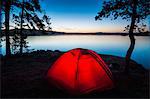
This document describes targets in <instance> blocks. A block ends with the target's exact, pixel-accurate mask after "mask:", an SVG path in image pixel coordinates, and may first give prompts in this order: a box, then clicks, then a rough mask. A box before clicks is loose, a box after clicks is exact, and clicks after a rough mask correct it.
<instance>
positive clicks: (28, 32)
mask: <svg viewBox="0 0 150 99" xmlns="http://www.w3.org/2000/svg"><path fill="white" fill-rule="evenodd" d="M19 31H20V30H15V29H12V30H10V36H14V33H15V32H17V33H19ZM23 34H24V35H25V36H55V35H114V36H128V35H129V34H128V33H125V32H122V33H121V32H113V33H111V32H89V33H76V32H75V33H73V32H70V33H69V32H68V33H67V32H58V31H42V30H28V29H25V30H23ZM1 36H5V31H4V30H2V34H1ZM134 36H150V32H144V33H134Z"/></svg>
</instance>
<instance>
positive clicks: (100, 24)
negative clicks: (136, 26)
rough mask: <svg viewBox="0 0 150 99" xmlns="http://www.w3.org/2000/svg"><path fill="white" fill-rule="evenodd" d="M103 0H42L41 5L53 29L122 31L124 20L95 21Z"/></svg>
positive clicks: (66, 30) (105, 19)
mask: <svg viewBox="0 0 150 99" xmlns="http://www.w3.org/2000/svg"><path fill="white" fill-rule="evenodd" d="M102 1H103V0H42V1H41V6H42V8H43V9H44V10H45V12H46V14H47V15H49V17H51V22H52V24H51V27H52V30H53V31H61V32H82V33H84V32H86V33H87V32H90V33H91V32H123V30H124V27H125V26H126V25H127V24H128V23H129V22H126V21H125V20H123V21H122V20H121V19H117V20H111V19H110V18H104V19H103V20H102V21H95V16H96V15H97V12H98V11H100V10H101V9H102Z"/></svg>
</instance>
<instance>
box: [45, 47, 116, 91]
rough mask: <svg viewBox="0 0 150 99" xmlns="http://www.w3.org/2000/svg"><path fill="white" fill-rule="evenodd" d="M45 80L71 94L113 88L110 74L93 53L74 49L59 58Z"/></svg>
mask: <svg viewBox="0 0 150 99" xmlns="http://www.w3.org/2000/svg"><path fill="white" fill-rule="evenodd" d="M47 79H48V81H49V82H50V83H53V84H55V85H56V86H57V87H59V88H61V89H63V90H65V91H67V92H69V93H72V94H85V93H89V92H92V91H104V90H107V89H111V88H112V87H113V80H112V73H111V71H110V70H109V68H108V66H107V65H106V64H105V62H104V61H103V59H102V58H101V57H100V56H99V55H98V54H97V53H96V52H94V51H92V50H87V49H81V48H76V49H72V50H70V51H68V52H66V53H64V54H63V55H62V56H60V57H59V58H58V59H57V60H56V61H55V62H54V64H53V65H52V66H51V67H50V68H49V70H48V73H47Z"/></svg>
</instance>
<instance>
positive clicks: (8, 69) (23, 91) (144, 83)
mask: <svg viewBox="0 0 150 99" xmlns="http://www.w3.org/2000/svg"><path fill="white" fill-rule="evenodd" d="M63 53H64V52H61V51H59V50H55V51H51V50H49V51H44V50H39V51H33V52H31V53H25V54H23V55H19V54H18V55H12V56H11V57H9V58H7V57H5V56H3V57H1V75H2V78H1V81H2V95H1V97H3V98H12V97H14V98H16V97H17V98H22V97H26V98H32V97H34V98H35V97H40V98H41V97H42V98H50V97H52V98H54V97H57V98H59V97H74V96H70V95H68V94H66V93H64V91H61V90H59V89H57V88H56V87H53V86H51V87H48V84H47V82H46V80H45V75H46V73H47V70H48V68H50V67H51V65H52V64H53V63H54V62H55V61H56V60H57V59H58V58H59V57H60V56H61V55H62V54H63ZM99 55H100V56H101V58H102V59H103V60H104V61H105V63H106V64H107V66H108V67H109V68H110V70H111V71H112V74H113V77H114V83H115V88H114V89H112V90H109V91H106V92H102V93H99V92H97V93H94V94H87V95H83V96H82V95H81V96H77V97H104V98H110V97H113V98H116V97H144V98H145V97H146V98H147V97H149V96H148V94H149V90H148V86H149V72H150V71H149V70H146V69H144V68H143V67H142V65H139V64H138V63H136V62H135V61H133V60H132V61H131V63H130V74H124V73H122V71H123V69H124V66H125V60H124V58H123V57H118V56H112V55H104V54H99ZM110 64H112V65H113V68H112V67H110ZM114 66H115V67H114ZM135 82H136V84H135ZM129 87H130V90H129V89H128V88H129Z"/></svg>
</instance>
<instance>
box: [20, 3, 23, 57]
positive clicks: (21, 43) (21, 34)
mask: <svg viewBox="0 0 150 99" xmlns="http://www.w3.org/2000/svg"><path fill="white" fill-rule="evenodd" d="M23 14H24V0H23V1H22V13H21V25H20V54H22V53H23V33H22V31H23V28H22V26H23Z"/></svg>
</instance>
